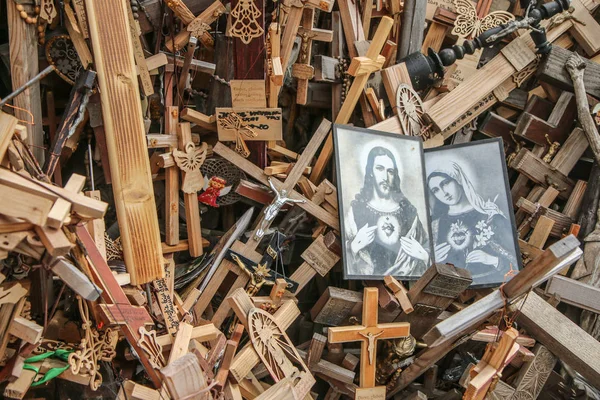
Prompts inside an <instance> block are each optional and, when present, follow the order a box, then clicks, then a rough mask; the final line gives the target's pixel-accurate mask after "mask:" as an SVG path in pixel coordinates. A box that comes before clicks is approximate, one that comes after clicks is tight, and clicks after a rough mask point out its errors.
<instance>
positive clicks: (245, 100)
mask: <svg viewBox="0 0 600 400" xmlns="http://www.w3.org/2000/svg"><path fill="white" fill-rule="evenodd" d="M230 87H231V104H232V105H233V107H234V108H239V107H241V108H247V107H257V108H260V107H266V106H267V96H266V93H265V81H264V79H251V80H231V82H230Z"/></svg>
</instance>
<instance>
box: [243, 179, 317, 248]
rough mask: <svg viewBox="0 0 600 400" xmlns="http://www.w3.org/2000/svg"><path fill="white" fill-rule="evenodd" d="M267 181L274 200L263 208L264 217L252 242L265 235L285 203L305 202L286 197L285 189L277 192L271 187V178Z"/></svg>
mask: <svg viewBox="0 0 600 400" xmlns="http://www.w3.org/2000/svg"><path fill="white" fill-rule="evenodd" d="M267 180H268V181H269V186H271V189H272V190H273V192H275V199H274V200H273V202H272V203H271V204H270V205H269V206H268V207H267V208H265V211H264V214H265V216H264V218H263V220H262V222H261V224H260V227H259V228H258V230H257V231H256V234H255V235H254V240H260V239H261V238H262V237H263V236H264V235H265V229H267V227H268V226H269V224H270V223H271V221H273V220H274V219H275V217H276V216H277V214H279V210H281V207H283V206H284V205H285V204H286V203H305V202H306V200H294V199H291V198H289V197H287V195H288V192H287V190H285V189H284V190H282V191H281V192H278V191H277V189H276V188H275V186H274V185H273V182H271V178H267Z"/></svg>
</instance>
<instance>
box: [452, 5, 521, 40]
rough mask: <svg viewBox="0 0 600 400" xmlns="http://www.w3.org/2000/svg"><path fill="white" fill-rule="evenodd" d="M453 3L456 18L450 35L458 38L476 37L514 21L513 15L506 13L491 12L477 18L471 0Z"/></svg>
mask: <svg viewBox="0 0 600 400" xmlns="http://www.w3.org/2000/svg"><path fill="white" fill-rule="evenodd" d="M453 3H454V7H456V13H457V14H458V16H457V17H456V20H455V21H454V29H452V34H453V35H457V36H460V37H471V36H472V37H477V36H479V35H481V34H482V33H483V32H485V31H487V30H488V29H491V28H495V27H497V26H500V25H502V24H506V23H507V22H509V21H513V20H514V19H515V16H514V15H512V14H511V13H509V12H506V11H493V12H491V13H489V14H488V15H486V16H485V17H483V18H479V17H478V16H477V11H476V10H475V6H474V5H473V2H472V1H471V0H453Z"/></svg>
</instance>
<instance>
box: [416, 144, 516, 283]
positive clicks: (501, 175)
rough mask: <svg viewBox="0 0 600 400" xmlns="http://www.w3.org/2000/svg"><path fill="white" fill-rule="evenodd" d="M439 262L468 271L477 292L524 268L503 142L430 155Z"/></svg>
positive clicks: (428, 152)
mask: <svg viewBox="0 0 600 400" xmlns="http://www.w3.org/2000/svg"><path fill="white" fill-rule="evenodd" d="M425 169H426V172H427V180H426V184H427V191H428V193H429V197H430V199H429V204H430V206H431V207H430V214H431V231H432V235H433V247H434V258H435V260H436V262H438V263H449V264H454V265H455V266H456V267H460V268H465V269H467V270H469V271H470V272H471V276H472V277H473V284H472V287H486V286H497V285H500V284H502V283H503V282H504V280H505V279H507V280H508V278H505V277H508V276H509V275H507V273H508V271H510V269H511V267H512V268H513V269H514V270H518V269H520V268H521V255H520V252H519V245H518V236H517V234H516V231H515V221H514V214H513V211H512V202H511V198H510V187H509V184H508V177H507V172H506V161H505V158H504V150H503V147H502V139H500V138H497V139H489V140H480V141H477V142H472V143H465V144H460V145H455V146H445V147H438V148H435V149H427V150H425Z"/></svg>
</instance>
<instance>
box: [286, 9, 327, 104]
mask: <svg viewBox="0 0 600 400" xmlns="http://www.w3.org/2000/svg"><path fill="white" fill-rule="evenodd" d="M314 19H315V9H314V8H305V9H304V11H303V14H302V26H301V27H300V28H298V36H300V39H302V41H301V42H300V54H299V55H298V60H297V62H296V63H295V64H294V65H293V66H292V76H293V77H294V78H296V79H298V91H297V94H296V103H297V104H302V105H305V104H306V100H307V94H308V81H309V80H310V79H312V78H313V76H314V75H315V69H314V68H313V66H312V65H310V56H311V54H312V42H313V40H316V41H319V42H331V41H332V40H333V31H328V30H325V29H317V28H313V21H314Z"/></svg>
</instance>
